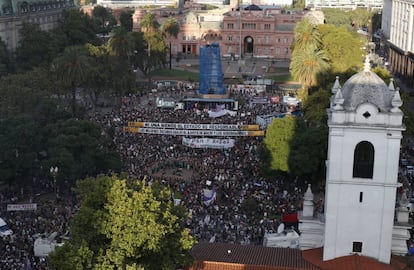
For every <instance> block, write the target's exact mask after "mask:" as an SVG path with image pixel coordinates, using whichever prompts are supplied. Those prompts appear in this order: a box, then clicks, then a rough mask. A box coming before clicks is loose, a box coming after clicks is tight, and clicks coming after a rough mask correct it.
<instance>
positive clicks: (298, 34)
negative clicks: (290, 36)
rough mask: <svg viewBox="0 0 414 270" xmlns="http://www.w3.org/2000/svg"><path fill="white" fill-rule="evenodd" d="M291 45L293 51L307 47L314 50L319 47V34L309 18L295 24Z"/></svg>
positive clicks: (320, 40) (320, 38)
mask: <svg viewBox="0 0 414 270" xmlns="http://www.w3.org/2000/svg"><path fill="white" fill-rule="evenodd" d="M293 46H294V47H293V48H294V50H295V51H299V50H305V49H306V48H308V47H310V48H312V49H313V50H315V51H316V50H318V49H320V48H321V46H322V37H321V34H320V32H319V31H318V29H317V28H316V26H315V25H314V24H312V23H311V22H310V21H309V19H307V18H304V19H303V20H301V21H300V22H298V23H297V24H296V26H295V40H294V43H293Z"/></svg>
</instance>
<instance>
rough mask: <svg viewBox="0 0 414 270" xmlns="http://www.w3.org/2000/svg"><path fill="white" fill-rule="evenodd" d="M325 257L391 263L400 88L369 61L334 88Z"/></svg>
mask: <svg viewBox="0 0 414 270" xmlns="http://www.w3.org/2000/svg"><path fill="white" fill-rule="evenodd" d="M332 92H333V96H332V98H331V105H330V108H329V109H328V126H329V141H328V156H327V161H326V166H327V174H326V190H325V218H326V220H325V234H324V237H325V239H324V249H323V260H324V261H326V260H331V259H335V258H337V257H342V256H347V255H350V254H355V253H356V254H361V255H363V256H367V257H371V258H375V259H377V260H379V261H380V262H384V263H389V262H390V258H391V246H392V232H393V225H394V210H395V200H396V189H397V187H398V186H399V185H398V179H397V176H398V161H399V154H400V143H401V138H402V131H403V130H405V128H404V126H403V123H402V119H403V113H402V112H401V110H400V109H399V107H401V105H402V101H401V98H400V94H399V91H398V89H397V90H394V87H393V85H392V86H391V85H390V87H388V86H387V85H386V84H385V83H384V81H383V80H382V79H381V78H379V77H378V76H377V75H376V74H375V73H373V72H371V71H370V65H369V61H368V57H367V60H366V61H365V67H364V70H363V71H361V72H359V73H357V74H355V75H354V76H352V77H351V78H350V79H349V80H348V81H346V82H345V84H344V85H343V87H341V86H340V84H339V80H338V77H337V79H336V82H335V85H334V87H333V88H332Z"/></svg>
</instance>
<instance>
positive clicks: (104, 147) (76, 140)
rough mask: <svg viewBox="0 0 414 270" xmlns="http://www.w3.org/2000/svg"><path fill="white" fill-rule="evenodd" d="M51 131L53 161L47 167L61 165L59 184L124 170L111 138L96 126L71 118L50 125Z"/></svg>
mask: <svg viewBox="0 0 414 270" xmlns="http://www.w3.org/2000/svg"><path fill="white" fill-rule="evenodd" d="M47 132H48V133H49V134H48V139H47V153H48V157H49V158H48V160H46V161H45V162H44V163H45V165H44V166H43V167H44V168H49V167H51V166H58V167H59V175H58V178H57V180H58V182H59V181H60V180H62V179H67V180H71V181H74V180H77V179H80V178H83V177H86V176H88V175H89V176H94V175H97V174H100V173H107V172H109V171H119V170H120V169H121V162H120V157H119V154H118V153H116V152H115V150H114V149H112V148H111V147H112V144H111V141H112V140H111V138H109V137H108V135H107V134H106V133H104V132H102V130H101V128H100V127H99V126H98V125H97V124H95V123H92V122H89V121H83V120H76V119H69V120H66V121H59V122H57V123H56V124H52V125H50V126H48V127H47Z"/></svg>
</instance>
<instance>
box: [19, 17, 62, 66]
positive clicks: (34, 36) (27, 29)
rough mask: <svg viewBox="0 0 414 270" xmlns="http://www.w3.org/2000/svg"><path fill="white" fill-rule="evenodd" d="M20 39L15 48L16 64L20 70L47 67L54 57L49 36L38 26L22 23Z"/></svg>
mask: <svg viewBox="0 0 414 270" xmlns="http://www.w3.org/2000/svg"><path fill="white" fill-rule="evenodd" d="M20 35H21V39H20V42H19V46H18V47H17V48H16V64H17V66H18V68H19V69H20V70H23V71H24V70H29V69H32V68H33V67H37V66H42V65H43V66H48V65H49V64H50V62H51V61H52V59H53V57H54V56H55V55H56V49H55V48H54V44H53V42H50V41H51V37H50V34H49V33H48V32H46V31H42V30H41V29H40V26H39V25H38V24H30V23H26V22H24V23H23V25H22V29H21V30H20Z"/></svg>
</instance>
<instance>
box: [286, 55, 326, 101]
mask: <svg viewBox="0 0 414 270" xmlns="http://www.w3.org/2000/svg"><path fill="white" fill-rule="evenodd" d="M329 67H330V65H329V59H328V57H327V56H326V54H325V52H324V51H323V50H318V51H315V50H313V48H312V47H306V48H305V49H304V50H300V51H294V53H293V55H292V59H291V62H290V72H291V74H292V76H293V78H294V79H295V80H297V81H299V82H300V83H301V84H302V85H303V90H304V96H303V98H306V97H307V96H308V90H309V88H310V87H311V86H315V85H316V84H317V83H318V76H319V75H320V74H323V73H325V72H326V71H328V69H329Z"/></svg>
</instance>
